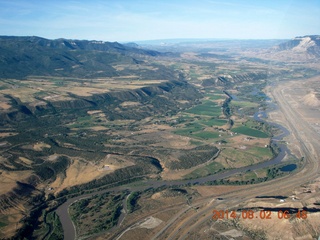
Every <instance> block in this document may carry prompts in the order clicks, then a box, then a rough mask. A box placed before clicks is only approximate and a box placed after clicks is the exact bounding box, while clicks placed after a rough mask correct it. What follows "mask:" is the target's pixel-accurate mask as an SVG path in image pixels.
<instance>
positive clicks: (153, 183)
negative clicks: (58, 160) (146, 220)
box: [56, 104, 290, 240]
mask: <svg viewBox="0 0 320 240" xmlns="http://www.w3.org/2000/svg"><path fill="white" fill-rule="evenodd" d="M275 108H276V105H274V104H272V105H270V109H271V110H274V109H275ZM261 117H263V118H266V117H267V113H266V112H264V111H259V112H256V113H255V114H254V116H253V118H254V119H255V120H257V121H265V120H263V119H262V118H261ZM268 123H269V124H271V125H273V126H275V127H277V128H279V129H280V130H281V132H282V133H281V134H279V135H277V136H274V137H272V139H271V141H272V142H275V143H277V146H278V147H279V149H280V152H279V154H278V155H277V156H276V157H274V158H273V159H271V160H269V161H266V162H262V163H258V164H255V165H251V166H246V167H242V168H237V169H232V170H228V171H226V172H222V173H217V174H214V175H210V176H206V177H202V178H198V179H192V180H180V181H157V180H146V181H144V185H143V186H139V187H130V189H129V188H128V187H124V186H119V187H114V188H110V189H107V190H103V191H97V192H94V193H90V194H84V195H81V196H78V197H74V198H70V199H69V200H68V201H67V202H65V203H64V204H62V205H61V206H60V207H59V208H58V209H57V210H56V213H57V214H58V216H59V218H60V221H61V224H62V228H63V232H64V239H67V240H73V239H75V238H76V232H75V229H74V226H73V223H72V221H71V219H70V216H69V214H68V208H69V206H70V205H71V204H72V203H74V202H76V201H78V200H80V199H82V198H87V197H91V196H93V195H96V194H102V193H105V192H108V191H117V192H119V191H124V190H126V189H129V190H130V191H143V190H145V189H148V188H157V187H160V186H178V185H187V184H196V183H206V182H209V181H214V180H219V179H223V178H226V177H229V176H232V175H235V174H238V173H243V172H246V171H249V170H251V171H253V170H257V169H261V168H265V167H268V166H270V165H273V164H278V163H280V162H281V160H282V159H283V158H284V157H285V156H286V153H290V151H289V149H288V148H287V146H286V145H285V144H280V143H278V141H279V140H282V139H283V138H284V137H285V136H287V135H289V131H288V130H287V129H286V128H284V127H283V126H281V125H280V124H277V123H270V122H268ZM125 215H126V213H125V212H124V213H122V214H121V216H120V219H121V221H122V219H123V218H124V217H125Z"/></svg>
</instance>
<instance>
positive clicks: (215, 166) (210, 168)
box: [184, 162, 224, 179]
mask: <svg viewBox="0 0 320 240" xmlns="http://www.w3.org/2000/svg"><path fill="white" fill-rule="evenodd" d="M221 170H224V167H223V165H222V164H221V163H218V162H212V163H210V164H208V165H207V166H204V167H200V168H198V169H196V170H194V171H193V172H191V173H189V174H187V175H185V176H184V178H185V179H192V178H199V177H205V176H208V175H211V174H215V173H217V172H219V171H221Z"/></svg>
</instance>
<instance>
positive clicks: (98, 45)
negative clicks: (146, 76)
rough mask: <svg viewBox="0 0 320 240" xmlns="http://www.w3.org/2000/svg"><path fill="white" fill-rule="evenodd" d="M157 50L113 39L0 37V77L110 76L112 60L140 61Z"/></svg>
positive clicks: (111, 74)
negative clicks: (113, 40)
mask: <svg viewBox="0 0 320 240" xmlns="http://www.w3.org/2000/svg"><path fill="white" fill-rule="evenodd" d="M158 55H160V53H159V52H157V51H152V50H144V49H140V48H137V46H136V45H133V44H131V45H130V44H128V45H123V44H120V43H117V42H103V41H87V40H70V39H56V40H49V39H45V38H41V37H34V36H33V37H14V36H0V78H18V79H20V78H25V77H27V76H30V75H38V76H39V75H40V76H41V75H43V76H50V75H51V76H66V75H68V76H71V77H72V76H73V77H83V78H89V77H102V76H104V77H106V76H107V77H108V76H109V77H110V76H114V75H116V74H117V73H116V70H115V69H114V68H113V67H112V65H113V64H116V63H133V64H135V63H140V62H141V60H138V59H141V58H143V57H153V56H158Z"/></svg>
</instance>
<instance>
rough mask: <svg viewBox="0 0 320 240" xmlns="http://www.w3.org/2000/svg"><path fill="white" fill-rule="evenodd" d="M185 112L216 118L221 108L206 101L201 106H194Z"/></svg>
mask: <svg viewBox="0 0 320 240" xmlns="http://www.w3.org/2000/svg"><path fill="white" fill-rule="evenodd" d="M186 112H188V113H192V114H195V115H206V116H212V117H218V116H220V115H221V107H220V106H218V105H217V104H215V103H214V102H211V101H206V102H204V103H203V104H201V105H198V106H195V107H193V108H191V109H189V110H187V111H186Z"/></svg>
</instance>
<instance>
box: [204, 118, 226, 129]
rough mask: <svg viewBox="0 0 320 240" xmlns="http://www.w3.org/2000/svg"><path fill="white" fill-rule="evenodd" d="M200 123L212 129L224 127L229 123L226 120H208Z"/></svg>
mask: <svg viewBox="0 0 320 240" xmlns="http://www.w3.org/2000/svg"><path fill="white" fill-rule="evenodd" d="M199 122H200V123H202V124H204V125H206V126H209V127H212V126H223V125H225V124H227V122H228V121H227V120H225V119H208V120H206V119H201V120H200V121H199Z"/></svg>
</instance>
